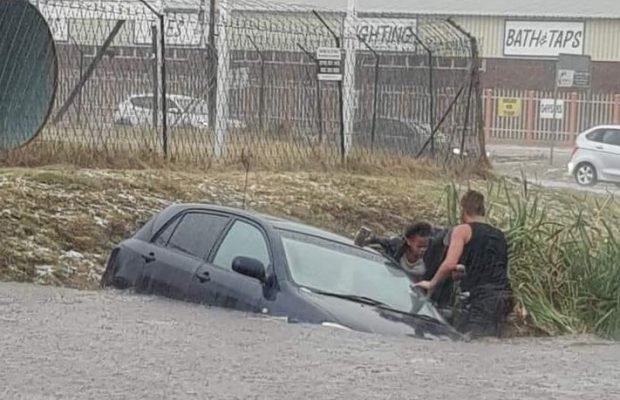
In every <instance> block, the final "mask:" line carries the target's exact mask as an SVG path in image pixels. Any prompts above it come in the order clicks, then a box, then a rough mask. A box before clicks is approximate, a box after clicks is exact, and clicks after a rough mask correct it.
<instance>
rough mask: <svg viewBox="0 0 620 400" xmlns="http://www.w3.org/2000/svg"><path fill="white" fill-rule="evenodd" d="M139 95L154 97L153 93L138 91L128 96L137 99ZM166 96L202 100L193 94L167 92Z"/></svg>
mask: <svg viewBox="0 0 620 400" xmlns="http://www.w3.org/2000/svg"><path fill="white" fill-rule="evenodd" d="M137 97H153V93H138V94H132V95H130V96H129V97H128V98H129V99H135V98H137ZM166 97H168V98H171V99H189V100H201V99H198V98H196V97H191V96H186V95H183V94H170V93H167V94H166Z"/></svg>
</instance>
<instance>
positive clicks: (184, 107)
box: [114, 93, 244, 128]
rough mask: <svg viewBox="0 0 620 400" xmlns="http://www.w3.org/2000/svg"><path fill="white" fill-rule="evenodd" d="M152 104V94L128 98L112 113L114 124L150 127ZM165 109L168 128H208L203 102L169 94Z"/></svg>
mask: <svg viewBox="0 0 620 400" xmlns="http://www.w3.org/2000/svg"><path fill="white" fill-rule="evenodd" d="M153 103H154V101H153V94H152V93H145V94H139V95H132V96H130V97H129V98H128V99H126V100H125V101H123V102H122V103H120V104H119V106H118V108H117V110H116V112H115V113H114V123H116V124H120V125H130V126H145V125H146V126H149V125H152V124H153ZM166 108H167V112H166V115H167V122H168V126H171V127H193V128H208V127H209V104H208V103H207V102H206V101H205V100H202V99H197V98H194V97H190V96H183V95H179V94H170V95H166ZM160 112H161V111H160ZM160 119H161V118H160ZM229 123H230V126H231V127H233V128H243V127H244V124H243V123H242V122H241V121H238V120H229Z"/></svg>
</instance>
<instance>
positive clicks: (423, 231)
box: [405, 222, 433, 239]
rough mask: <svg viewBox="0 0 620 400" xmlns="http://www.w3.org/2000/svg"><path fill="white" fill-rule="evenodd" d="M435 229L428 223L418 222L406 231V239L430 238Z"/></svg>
mask: <svg viewBox="0 0 620 400" xmlns="http://www.w3.org/2000/svg"><path fill="white" fill-rule="evenodd" d="M432 232H433V227H432V226H431V224H429V223H428V222H416V223H414V224H411V225H409V226H408V227H407V229H405V237H406V238H408V239H411V238H412V237H414V236H421V237H429V236H431V233H432Z"/></svg>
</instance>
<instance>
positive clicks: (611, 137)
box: [603, 129, 620, 146]
mask: <svg viewBox="0 0 620 400" xmlns="http://www.w3.org/2000/svg"><path fill="white" fill-rule="evenodd" d="M603 143H605V144H609V145H611V146H620V130H618V129H609V130H607V132H606V133H605V137H604V138H603Z"/></svg>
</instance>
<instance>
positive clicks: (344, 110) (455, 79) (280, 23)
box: [31, 0, 482, 164]
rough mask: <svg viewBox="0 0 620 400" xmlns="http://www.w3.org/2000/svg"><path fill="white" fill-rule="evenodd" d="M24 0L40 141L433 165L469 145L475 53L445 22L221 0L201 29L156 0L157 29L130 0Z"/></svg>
mask: <svg viewBox="0 0 620 400" xmlns="http://www.w3.org/2000/svg"><path fill="white" fill-rule="evenodd" d="M31 1H32V0H31ZM38 3H39V4H38V6H39V9H40V11H41V13H42V14H43V15H44V16H45V17H46V19H47V21H48V23H49V24H50V26H51V27H52V32H53V34H54V38H55V40H56V43H57V46H58V59H59V66H60V75H59V96H58V99H57V102H56V105H55V109H54V113H55V114H54V115H55V116H56V117H57V118H56V119H57V121H56V123H54V124H48V126H47V127H46V129H45V131H44V134H43V135H42V137H41V140H47V141H53V142H62V143H65V144H67V143H69V144H71V145H79V146H84V147H88V148H103V149H105V151H108V152H111V153H114V152H115V151H118V149H121V150H127V149H129V150H132V151H133V150H135V151H142V150H144V149H149V151H151V152H155V153H158V152H162V151H163V150H162V146H163V148H164V149H165V148H166V145H164V143H167V142H168V141H169V144H170V148H169V153H170V154H169V155H172V156H175V157H177V158H180V157H184V158H188V159H193V160H199V161H211V160H213V159H214V158H215V157H219V158H222V159H224V160H231V159H234V158H235V157H238V156H239V154H241V151H242V149H244V148H246V147H251V148H262V149H263V150H264V152H265V154H268V155H269V157H270V158H271V159H272V160H274V162H275V161H278V160H279V161H281V162H282V163H283V164H289V163H290V161H291V159H301V158H304V157H316V155H317V154H319V153H320V154H321V155H322V156H323V157H325V158H326V159H328V160H332V161H334V162H337V161H339V160H341V156H342V154H341V153H342V150H343V148H344V150H345V151H346V152H348V154H355V155H356V156H358V157H369V158H370V157H372V156H373V155H374V154H376V153H381V152H382V153H386V154H399V155H406V156H411V157H415V156H418V155H422V154H423V155H427V156H432V157H436V158H438V159H441V160H446V159H449V158H450V157H452V155H453V151H452V150H453V149H451V148H449V147H450V146H451V145H450V143H451V142H455V143H456V142H458V143H459V144H460V143H461V142H463V140H462V138H463V137H465V138H466V140H465V141H464V143H465V144H466V145H467V146H468V148H467V149H460V150H467V151H461V153H464V152H469V154H472V155H474V154H480V153H481V149H480V146H479V145H478V143H479V141H478V140H477V137H478V136H479V135H481V134H482V132H480V129H479V128H478V122H479V121H478V120H477V117H476V115H477V112H476V107H478V105H479V104H480V102H477V101H474V99H472V97H474V96H476V91H475V90H469V86H470V85H471V81H472V66H473V65H474V64H475V63H473V62H472V61H473V59H472V58H473V57H475V55H474V54H472V49H471V43H470V41H469V39H468V38H467V37H465V35H463V34H462V33H461V32H459V31H458V30H457V29H455V28H454V27H453V26H452V25H451V24H450V23H449V22H447V21H445V20H442V19H439V18H434V17H424V16H403V15H402V14H401V15H398V16H396V17H392V16H390V15H388V14H385V13H384V14H379V15H377V14H368V13H358V14H357V15H353V16H351V15H349V16H347V13H346V10H326V9H316V8H313V7H309V6H303V5H294V4H284V3H281V2H279V3H273V2H268V1H263V0H234V1H233V0H229V1H228V4H227V9H226V10H224V12H222V10H221V9H218V10H216V11H217V12H216V13H215V14H216V18H217V20H216V21H214V23H213V24H210V21H209V14H210V12H209V10H208V4H205V3H206V2H201V1H198V0H196V1H191V2H190V1H185V2H183V3H175V4H171V3H167V2H166V3H165V4H164V5H165V7H164V9H163V10H161V11H163V13H162V15H163V17H162V18H163V23H164V24H163V26H164V31H163V32H162V30H161V27H160V26H159V24H158V16H157V15H155V14H154V13H153V12H152V11H151V10H150V8H149V7H147V6H146V5H144V4H142V3H140V2H138V1H129V2H112V1H96V2H95V1H90V2H89V1H61V0H50V1H46V2H44V1H39V2H38ZM150 3H151V6H152V7H155V9H157V10H158V8H157V7H156V6H158V4H159V2H150ZM224 5H226V4H225V3H224ZM223 15H226V16H227V18H222V16H223ZM211 27H213V29H214V30H215V32H212V33H211V32H210V29H211ZM115 29H116V31H115ZM210 33H211V34H210ZM162 38H163V40H164V43H163V44H164V45H165V47H166V48H165V50H163V53H164V56H163V57H162V43H161V39H162ZM211 39H214V40H213V41H211ZM337 47H340V50H339V52H340V54H342V57H341V60H340V61H339V63H335V65H333V68H334V69H335V71H337V72H338V73H336V74H331V75H330V74H327V75H330V76H331V77H332V78H334V77H335V76H336V75H340V76H339V77H338V78H339V80H335V81H330V80H319V79H318V78H319V72H320V71H319V69H320V66H319V60H317V51H318V50H319V49H320V48H331V49H333V48H337ZM162 71H165V72H162ZM473 73H475V71H473ZM162 88H165V89H166V92H167V95H166V103H165V104H164V102H162V99H161V97H162ZM75 93H79V95H75ZM457 93H461V95H460V96H459V97H456V95H457ZM72 94H73V96H74V97H73V98H71V96H72ZM63 107H64V108H65V109H66V115H62V116H61V117H58V111H59V110H62V109H63ZM164 109H165V110H166V113H165V115H166V117H167V118H166V120H169V122H170V125H169V126H168V127H166V128H164V127H163V112H162V110H164ZM343 116H344V119H343ZM440 122H441V124H439V123H440ZM451 138H452V139H453V140H451ZM345 140H346V141H347V145H346V146H343V141H345ZM223 141H224V142H223ZM429 143H430V144H429ZM224 144H225V146H223V145H224ZM257 146H258V147H257ZM442 146H443V147H442ZM421 150H424V151H422V152H421ZM166 152H167V150H166Z"/></svg>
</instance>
